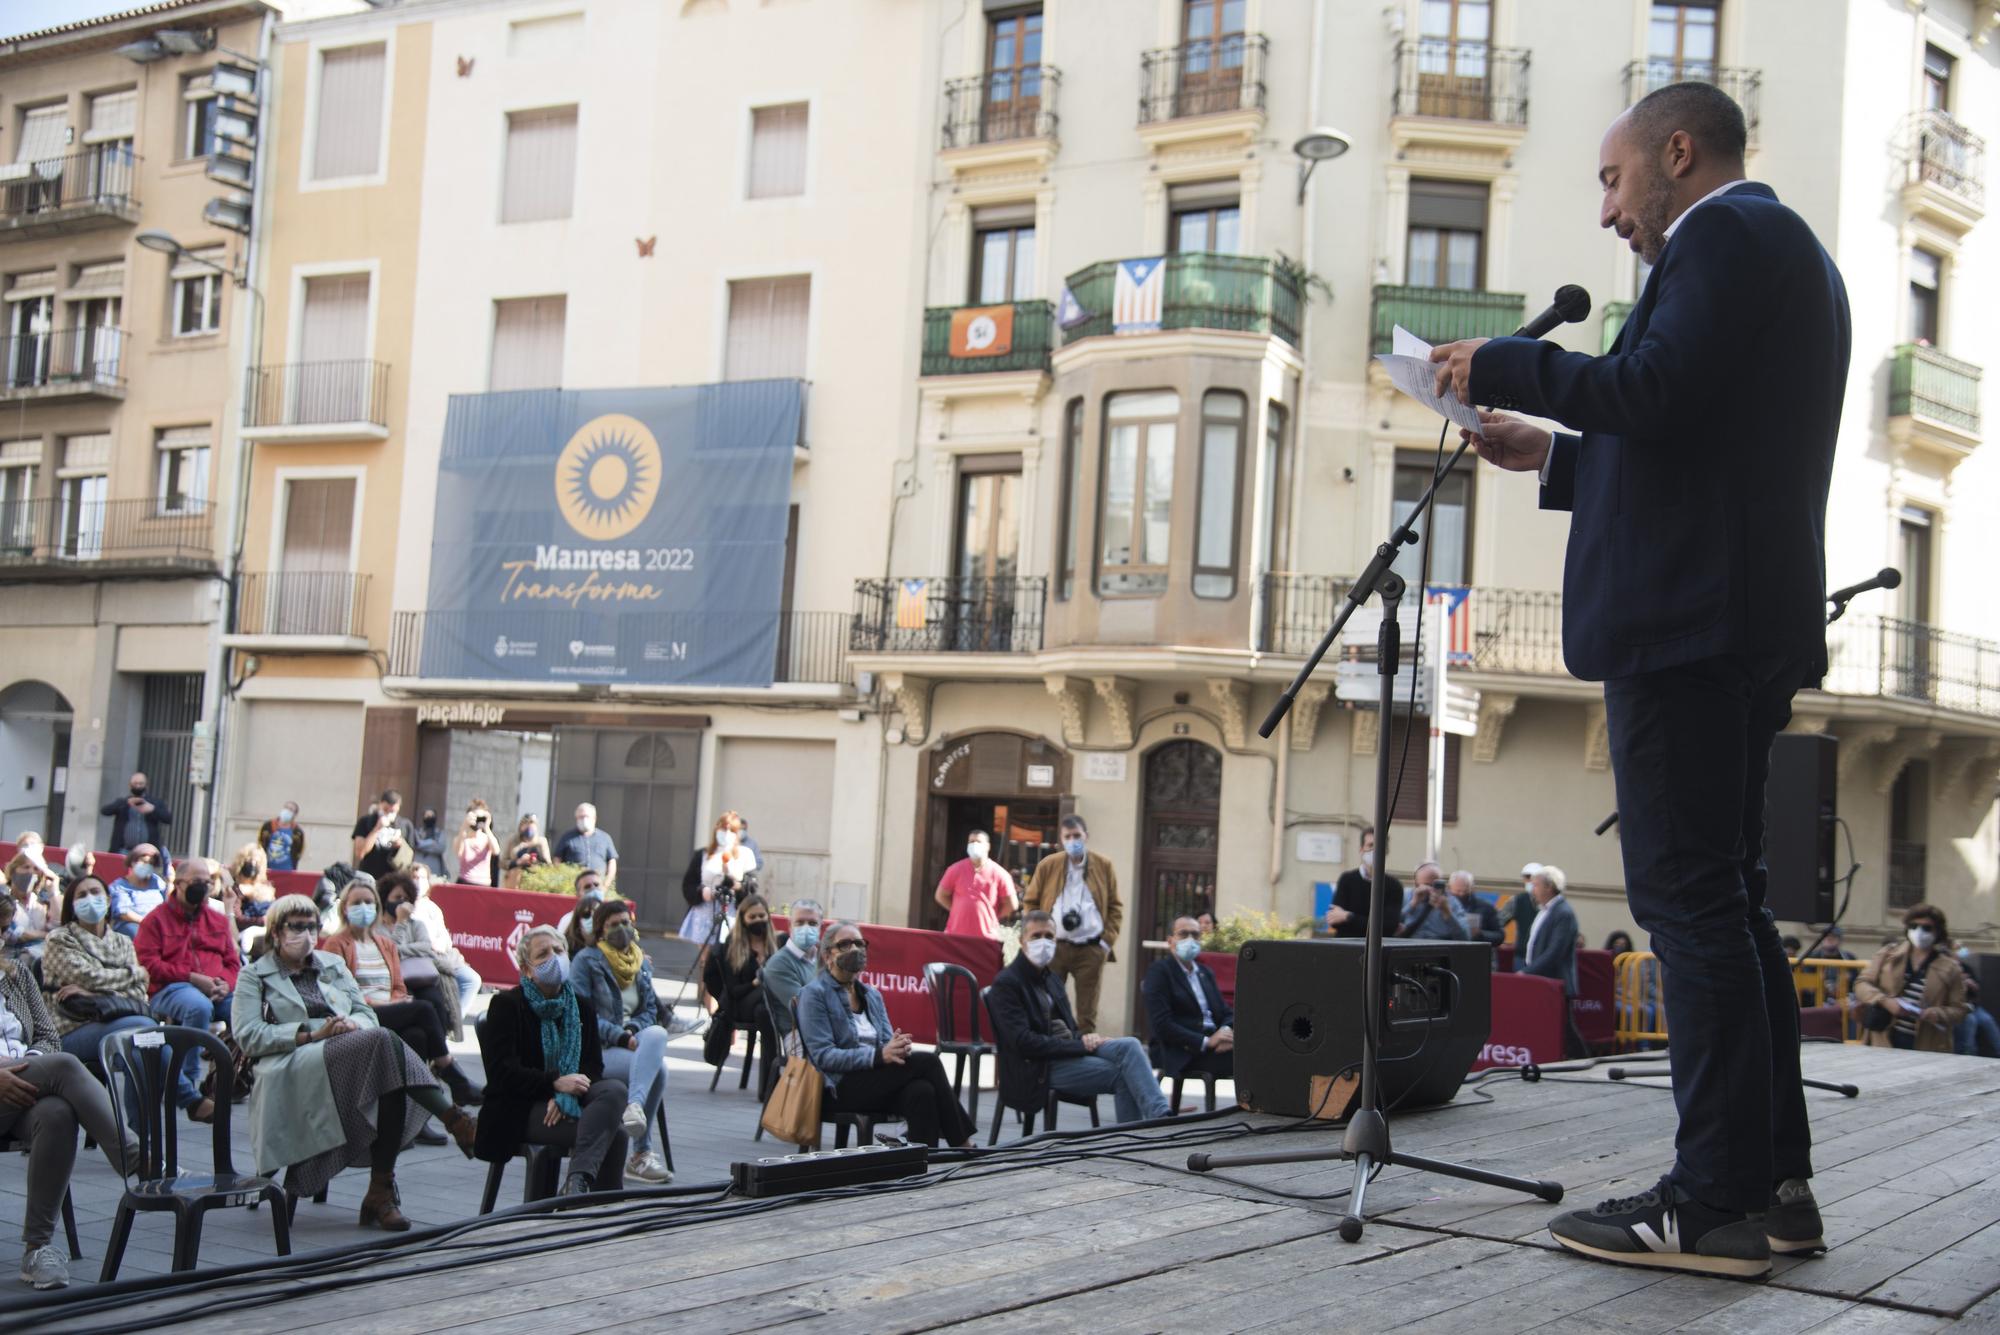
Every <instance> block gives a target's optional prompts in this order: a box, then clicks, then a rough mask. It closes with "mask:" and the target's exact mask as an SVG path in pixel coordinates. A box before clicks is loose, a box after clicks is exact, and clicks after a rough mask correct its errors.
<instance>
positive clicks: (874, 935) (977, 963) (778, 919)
mask: <svg viewBox="0 0 2000 1335" xmlns="http://www.w3.org/2000/svg"><path fill="white" fill-rule="evenodd" d="M771 921H772V923H773V924H774V925H776V927H777V928H778V930H779V931H789V930H790V929H791V924H790V923H789V922H788V921H786V919H785V917H784V915H783V914H773V915H772V917H771ZM855 925H856V926H858V927H859V928H860V929H861V935H862V936H863V938H864V939H866V940H867V942H868V967H867V968H866V969H863V970H862V971H861V981H862V982H864V983H866V984H868V986H870V987H872V988H874V989H875V990H876V991H877V992H880V993H881V994H882V1004H883V1005H884V1006H886V1007H888V1008H889V1023H891V1024H893V1025H895V1026H896V1028H898V1029H900V1030H902V1031H903V1032H904V1033H906V1034H908V1035H909V1036H910V1037H911V1038H913V1039H915V1040H916V1041H917V1042H919V1043H935V1042H937V1036H938V1032H937V1010H936V1007H935V1004H934V1003H933V1002H932V1000H931V990H930V988H928V987H926V986H925V985H924V966H925V965H926V964H956V965H958V966H959V967H960V968H961V969H968V970H970V971H971V973H972V977H973V980H974V982H975V984H976V986H975V988H974V992H973V1000H971V1001H967V1000H965V999H964V997H963V996H961V997H960V999H959V1005H960V1006H962V1007H965V1008H966V1011H965V1012H962V1013H961V1014H960V1016H959V1025H960V1028H961V1029H963V1028H964V1027H965V1026H966V1025H967V1024H969V1023H970V1015H969V1011H970V1008H971V1007H972V1006H973V1005H974V1004H976V1003H977V1000H978V992H979V989H981V988H987V987H991V986H992V985H993V979H994V978H995V977H996V976H997V975H998V974H999V972H1000V943H999V942H998V941H990V940H988V939H987V938H985V937H983V936H965V935H962V934H960V933H957V932H931V931H925V930H924V929H923V928H920V927H884V926H881V925H879V924H877V923H872V922H864V923H857V924H855ZM979 1029H980V1032H981V1033H982V1034H986V1035H988V1036H989V1037H988V1039H987V1041H988V1042H991V1041H992V1039H991V1037H990V1035H991V1034H992V1028H991V1026H989V1025H988V1024H987V1022H986V1016H985V1015H984V1014H983V1013H982V1014H981V1015H980V1017H979Z"/></svg>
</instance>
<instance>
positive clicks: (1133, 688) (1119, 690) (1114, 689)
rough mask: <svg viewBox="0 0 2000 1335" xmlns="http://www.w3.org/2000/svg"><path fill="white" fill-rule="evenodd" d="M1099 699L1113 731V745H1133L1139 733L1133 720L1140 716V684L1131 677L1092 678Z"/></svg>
mask: <svg viewBox="0 0 2000 1335" xmlns="http://www.w3.org/2000/svg"><path fill="white" fill-rule="evenodd" d="M1091 684H1092V685H1093V686H1095V687H1096V688H1097V698H1098V699H1100V700H1102V701H1103V702H1104V713H1105V715H1106V717H1105V720H1104V721H1105V723H1106V725H1107V726H1108V727H1109V728H1110V730H1111V744H1112V745H1113V746H1116V747H1120V748H1125V747H1129V746H1131V745H1132V743H1133V741H1134V740H1135V738H1136V735H1137V732H1136V727H1135V725H1134V722H1133V720H1134V719H1135V718H1136V717H1137V715H1138V712H1139V710H1138V705H1139V683H1138V682H1136V681H1133V680H1132V679H1131V678H1129V677H1092V678H1091Z"/></svg>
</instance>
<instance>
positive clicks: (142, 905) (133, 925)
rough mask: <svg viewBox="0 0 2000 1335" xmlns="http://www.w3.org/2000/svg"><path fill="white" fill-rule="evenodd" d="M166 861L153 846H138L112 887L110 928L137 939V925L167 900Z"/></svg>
mask: <svg viewBox="0 0 2000 1335" xmlns="http://www.w3.org/2000/svg"><path fill="white" fill-rule="evenodd" d="M165 868H166V859H165V858H163V857H162V856H161V855H160V850H159V849H158V848H156V847H154V846H153V845H152V844H140V845H138V846H137V847H135V848H134V849H133V850H132V853H131V860H130V861H129V862H127V863H126V864H125V874H124V875H123V876H120V877H119V878H118V879H117V880H115V881H113V882H112V883H111V927H112V930H113V931H116V932H121V933H123V934H124V935H126V936H129V937H134V938H136V937H137V936H138V935H139V924H140V923H141V922H144V921H145V918H146V915H147V914H148V913H151V912H152V911H153V910H154V909H156V908H158V907H159V906H160V905H162V904H164V903H166V900H167V881H166V874H165Z"/></svg>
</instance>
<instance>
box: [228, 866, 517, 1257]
mask: <svg viewBox="0 0 2000 1335" xmlns="http://www.w3.org/2000/svg"><path fill="white" fill-rule="evenodd" d="M264 921H265V924H266V927H267V930H268V932H269V941H270V945H271V949H270V950H269V951H268V952H267V953H266V954H265V955H264V956H263V957H262V958H261V959H259V960H258V961H257V962H256V963H254V964H252V965H251V966H250V967H249V968H247V969H245V970H244V971H243V973H242V975H241V976H240V977H239V978H238V979H237V982H236V1000H235V1003H234V1005H233V1006H232V1008H231V1010H230V1017H229V1025H230V1029H231V1031H232V1032H233V1033H234V1034H235V1036H236V1041H237V1043H239V1044H240V1045H241V1046H242V1048H243V1051H244V1052H245V1053H246V1054H247V1055H249V1056H250V1057H251V1058H252V1059H253V1060H254V1061H255V1062H256V1066H255V1068H254V1074H255V1083H254V1084H253V1085H252V1086H251V1089H250V1145H251V1149H252V1150H253V1151H254V1153H255V1154H256V1158H257V1172H259V1173H260V1174H264V1175H267V1176H268V1175H271V1174H274V1173H276V1172H277V1171H278V1170H279V1169H280V1168H283V1169H287V1170H288V1171H287V1173H286V1175H285V1189H286V1190H287V1191H290V1192H292V1193H293V1194H294V1195H299V1196H310V1195H313V1194H315V1193H316V1192H318V1191H319V1189H320V1188H322V1187H324V1186H325V1185H326V1184H327V1183H328V1182H329V1181H331V1180H332V1179H333V1177H334V1175H335V1174H336V1173H338V1172H339V1171H340V1170H341V1169H343V1168H352V1167H359V1166H360V1165H362V1164H367V1165H368V1167H369V1177H368V1193H367V1195H365V1196H363V1197H362V1199H361V1223H362V1224H364V1225H368V1224H373V1225H376V1226H378V1227H380V1228H383V1229H387V1230H389V1231H390V1232H401V1231H403V1230H404V1229H407V1228H408V1227H409V1226H410V1221H409V1220H408V1219H407V1218H406V1217H404V1215H403V1213H402V1211H401V1210H400V1209H398V1208H397V1196H396V1156H397V1155H398V1154H400V1153H402V1151H403V1150H405V1149H407V1148H408V1147H409V1145H410V1143H411V1142H412V1141H414V1140H415V1139H416V1138H417V1132H418V1131H419V1130H420V1129H422V1126H423V1118H421V1117H411V1116H409V1115H408V1112H407V1108H408V1104H409V1103H410V1102H412V1101H414V1102H415V1103H416V1104H417V1105H418V1106H419V1107H420V1108H422V1109H424V1110H425V1111H426V1112H428V1113H430V1114H432V1115H433V1116H435V1117H437V1119H438V1120H439V1121H440V1122H442V1123H443V1124H444V1128H445V1130H446V1131H448V1132H450V1133H451V1136H452V1139H453V1140H454V1141H456V1142H457V1143H458V1147H459V1148H460V1149H461V1150H462V1151H464V1153H465V1154H466V1156H467V1157H468V1158H469V1157H471V1154H472V1144H473V1135H474V1132H475V1130H476V1127H477V1124H476V1123H475V1122H474V1121H473V1119H472V1118H471V1117H470V1116H468V1115H467V1114H466V1113H465V1112H464V1111H463V1110H462V1109H460V1108H458V1107H456V1106H454V1105H453V1104H452V1102H451V1097H450V1096H449V1095H448V1094H446V1093H445V1091H444V1088H443V1087H442V1086H440V1085H439V1084H438V1082H437V1078H436V1077H435V1076H434V1075H432V1073H431V1071H430V1068H429V1067H428V1066H426V1065H425V1064H424V1062H423V1059H422V1058H420V1057H418V1056H417V1055H416V1054H415V1053H414V1052H412V1051H410V1049H409V1047H408V1045H406V1044H405V1043H404V1042H403V1040H402V1039H401V1038H399V1037H397V1036H396V1035H395V1034H394V1033H392V1032H390V1031H389V1030H387V1029H383V1028H381V1027H379V1026H378V1025H377V1024H376V1022H375V1013H374V1011H373V1009H372V1008H371V1007H370V1006H369V1005H368V1003H367V1002H365V1001H363V1000H362V999H361V987H360V985H359V984H358V983H356V982H355V981H354V975H353V974H352V973H350V972H348V969H347V966H346V965H345V964H344V963H342V962H341V959H340V956H338V955H335V954H331V953H329V952H327V951H323V950H315V949H313V943H314V941H316V940H317V939H318V937H319V931H320V920H319V910H318V908H317V907H316V906H315V905H314V904H313V901H312V900H311V899H309V898H307V897H306V896H304V895H287V896H285V897H284V898H283V899H280V900H279V901H278V902H277V903H275V904H273V905H272V906H271V909H270V912H269V913H267V914H266V915H265V919H264Z"/></svg>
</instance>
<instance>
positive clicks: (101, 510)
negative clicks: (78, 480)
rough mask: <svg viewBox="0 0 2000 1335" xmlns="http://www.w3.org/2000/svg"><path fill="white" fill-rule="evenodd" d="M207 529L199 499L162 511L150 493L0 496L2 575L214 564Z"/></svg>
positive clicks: (206, 508) (102, 573) (38, 575)
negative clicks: (137, 496) (136, 496)
mask: <svg viewBox="0 0 2000 1335" xmlns="http://www.w3.org/2000/svg"><path fill="white" fill-rule="evenodd" d="M213 532H214V528H213V519H212V515H211V511H210V507H209V505H208V503H207V502H206V501H202V500H192V499H185V500H182V501H181V502H180V503H179V504H178V506H177V507H176V508H174V509H172V510H168V511H163V510H162V508H161V502H159V501H157V500H152V499H141V500H121V501H93V500H83V499H80V498H77V497H75V496H55V497H39V498H35V499H29V500H19V501H0V577H13V578H18V577H22V576H31V577H35V578H41V577H48V576H56V577H60V576H63V575H68V574H80V575H87V576H90V577H92V578H96V577H100V576H105V575H111V574H117V573H120V570H119V569H117V568H118V567H122V566H127V565H129V566H131V567H134V568H136V569H137V570H138V571H141V572H143V571H145V570H149V569H150V570H158V569H160V568H162V567H166V568H170V569H173V570H176V571H184V570H190V569H194V570H202V569H213V568H214V566H215V551H214V546H213V537H212V535H213Z"/></svg>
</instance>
